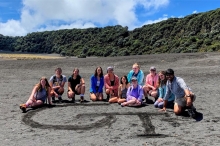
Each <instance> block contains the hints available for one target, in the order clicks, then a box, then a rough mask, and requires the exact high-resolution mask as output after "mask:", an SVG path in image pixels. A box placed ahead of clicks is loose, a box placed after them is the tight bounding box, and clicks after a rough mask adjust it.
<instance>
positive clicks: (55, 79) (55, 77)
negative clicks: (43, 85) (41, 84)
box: [53, 75, 63, 84]
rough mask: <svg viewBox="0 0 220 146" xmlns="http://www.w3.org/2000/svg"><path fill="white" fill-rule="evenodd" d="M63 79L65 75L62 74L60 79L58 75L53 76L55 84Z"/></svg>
mask: <svg viewBox="0 0 220 146" xmlns="http://www.w3.org/2000/svg"><path fill="white" fill-rule="evenodd" d="M62 81H63V76H62V75H61V76H60V79H59V80H57V76H56V75H54V76H53V84H54V83H55V82H58V83H59V82H62Z"/></svg>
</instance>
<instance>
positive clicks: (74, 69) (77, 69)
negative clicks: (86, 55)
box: [72, 68, 79, 76]
mask: <svg viewBox="0 0 220 146" xmlns="http://www.w3.org/2000/svg"><path fill="white" fill-rule="evenodd" d="M76 70H78V72H79V69H78V68H74V69H73V72H74V71H76ZM73 75H74V73H73V74H72V76H73Z"/></svg>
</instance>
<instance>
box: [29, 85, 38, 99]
mask: <svg viewBox="0 0 220 146" xmlns="http://www.w3.org/2000/svg"><path fill="white" fill-rule="evenodd" d="M36 91H37V86H35V87H34V88H33V90H32V92H31V95H30V97H29V100H32V101H33V100H35V98H34V94H35V93H36Z"/></svg>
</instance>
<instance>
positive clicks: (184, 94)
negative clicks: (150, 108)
mask: <svg viewBox="0 0 220 146" xmlns="http://www.w3.org/2000/svg"><path fill="white" fill-rule="evenodd" d="M166 78H167V85H166V87H167V88H166V89H167V90H166V94H165V97H164V106H163V109H162V111H166V107H167V102H168V101H167V99H168V97H169V96H170V95H171V94H172V93H173V94H174V96H175V101H174V113H175V114H176V115H180V114H182V112H183V111H184V110H185V109H188V113H189V116H190V117H193V118H194V117H195V115H196V109H195V107H194V106H193V102H194V101H195V99H196V96H195V94H194V93H192V91H191V89H190V88H189V87H187V86H186V83H185V81H184V80H183V79H182V78H180V77H175V76H174V71H173V70H172V69H167V71H166Z"/></svg>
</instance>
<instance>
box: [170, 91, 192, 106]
mask: <svg viewBox="0 0 220 146" xmlns="http://www.w3.org/2000/svg"><path fill="white" fill-rule="evenodd" d="M193 95H194V98H193V100H192V102H194V101H195V100H196V95H195V94H193ZM174 103H176V104H178V105H179V106H182V107H185V106H186V99H185V98H184V97H182V98H175V100H174Z"/></svg>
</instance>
